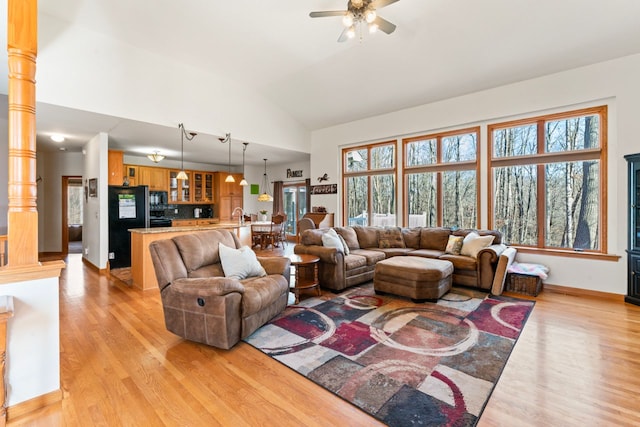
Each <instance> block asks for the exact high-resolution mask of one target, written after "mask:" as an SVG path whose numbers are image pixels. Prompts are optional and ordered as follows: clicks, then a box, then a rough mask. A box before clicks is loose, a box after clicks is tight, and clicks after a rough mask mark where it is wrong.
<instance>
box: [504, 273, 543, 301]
mask: <svg viewBox="0 0 640 427" xmlns="http://www.w3.org/2000/svg"><path fill="white" fill-rule="evenodd" d="M541 290H542V279H541V278H539V277H538V276H530V275H527V274H517V273H508V274H507V291H509V292H518V293H521V294H525V295H531V296H533V297H535V296H537V295H538V294H539V293H540V291H541Z"/></svg>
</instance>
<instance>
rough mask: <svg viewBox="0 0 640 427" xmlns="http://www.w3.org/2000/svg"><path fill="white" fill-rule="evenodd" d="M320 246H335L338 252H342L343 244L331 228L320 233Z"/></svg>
mask: <svg viewBox="0 0 640 427" xmlns="http://www.w3.org/2000/svg"><path fill="white" fill-rule="evenodd" d="M322 246H324V247H325V248H336V249H337V250H338V252H344V246H342V242H341V241H340V237H338V233H337V232H336V230H334V229H333V228H330V229H329V231H327V232H326V233H324V234H323V235H322Z"/></svg>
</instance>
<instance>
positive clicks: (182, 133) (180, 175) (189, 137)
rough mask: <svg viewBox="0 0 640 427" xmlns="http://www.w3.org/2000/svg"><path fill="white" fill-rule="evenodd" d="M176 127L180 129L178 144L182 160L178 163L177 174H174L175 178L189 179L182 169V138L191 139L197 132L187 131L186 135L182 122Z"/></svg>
mask: <svg viewBox="0 0 640 427" xmlns="http://www.w3.org/2000/svg"><path fill="white" fill-rule="evenodd" d="M178 128H179V129H180V144H181V146H182V148H181V152H182V160H181V163H180V172H178V176H176V178H177V179H182V180H185V179H189V176H188V175H187V173H186V172H185V171H184V138H185V137H186V138H187V141H191V140H192V139H193V138H195V137H196V135H197V133H195V132H189V134H188V135H187V131H186V130H184V125H183V124H182V123H180V124H179V125H178Z"/></svg>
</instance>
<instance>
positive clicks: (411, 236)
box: [402, 227, 421, 249]
mask: <svg viewBox="0 0 640 427" xmlns="http://www.w3.org/2000/svg"><path fill="white" fill-rule="evenodd" d="M420 230H421V228H420V227H414V228H403V229H402V238H403V239H404V245H405V247H407V248H414V249H418V248H419V247H420Z"/></svg>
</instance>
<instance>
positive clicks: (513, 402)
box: [8, 244, 640, 427]
mask: <svg viewBox="0 0 640 427" xmlns="http://www.w3.org/2000/svg"><path fill="white" fill-rule="evenodd" d="M291 247H292V245H291V244H290V245H289V247H288V248H289V249H287V250H289V251H290V248H291ZM269 252H270V251H267V253H269ZM67 261H68V267H67V268H66V269H65V270H64V271H63V274H62V277H61V288H60V312H61V325H60V327H61V334H60V340H61V385H62V389H63V395H64V398H63V400H62V402H60V403H56V404H54V405H51V406H49V407H47V408H45V409H43V410H40V411H38V412H37V413H35V414H30V415H28V416H25V417H23V418H22V419H15V420H9V424H8V425H10V426H47V427H49V426H89V425H101V426H118V425H127V426H143V425H144V426H162V425H167V426H201V425H202V426H230V425H233V426H258V425H259V426H272V425H273V426H275V425H277V426H302V425H304V426H334V425H341V426H346V425H349V426H362V425H367V426H376V425H382V424H381V423H379V422H378V421H376V420H375V419H373V418H371V417H370V416H368V415H366V414H365V413H364V412H361V411H360V410H358V409H356V408H355V407H353V406H352V405H350V404H349V403H346V402H345V401H343V400H342V399H340V398H338V397H335V396H334V395H332V394H331V393H329V392H328V391H326V390H324V389H322V388H321V387H319V386H316V385H315V384H313V383H312V382H311V381H308V380H306V379H304V378H303V377H302V376H300V375H298V374H296V373H295V372H293V371H292V370H290V369H288V368H287V367H285V366H283V365H281V364H280V363H278V362H276V361H274V360H272V359H270V358H269V357H267V356H265V355H263V354H262V353H260V352H259V351H257V350H255V349H254V348H252V347H251V346H249V345H247V344H245V343H240V344H238V345H237V346H236V347H234V348H233V349H232V350H230V351H223V350H217V349H214V348H211V347H207V346H204V345H200V344H195V343H191V342H187V341H184V340H182V339H180V338H178V337H177V336H175V335H173V334H171V333H170V332H168V331H166V330H165V328H164V324H163V318H162V308H161V305H160V298H159V295H158V292H157V291H146V292H142V291H138V290H135V289H131V288H129V287H127V286H126V285H124V284H123V283H122V282H120V281H118V280H117V279H109V278H107V277H104V276H99V275H98V274H97V273H96V272H94V271H92V270H90V269H88V268H86V267H85V266H84V265H83V264H82V261H81V258H80V255H70V256H69V258H68V259H67ZM536 300H537V303H536V307H535V309H534V310H533V313H532V315H531V317H530V318H529V321H528V323H527V325H526V327H525V329H524V331H523V333H522V335H521V337H520V339H519V341H518V343H517V344H516V346H515V348H514V350H513V353H512V354H511V357H510V359H509V362H508V363H507V366H506V368H505V370H504V372H503V374H502V377H501V378H500V381H499V382H498V384H497V386H496V388H495V390H494V392H493V394H492V396H491V398H490V400H489V403H488V404H487V406H486V408H485V410H484V413H483V414H482V417H481V419H480V422H479V425H480V426H493V425H499V426H604V425H606V426H609V425H629V426H631V425H640V401H639V396H640V307H636V306H632V305H627V304H624V303H622V302H618V301H611V300H597V299H594V298H592V297H576V296H569V295H562V294H558V293H552V292H548V291H547V292H543V293H542V294H540V295H539V296H538V298H537V299H536Z"/></svg>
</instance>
